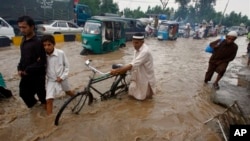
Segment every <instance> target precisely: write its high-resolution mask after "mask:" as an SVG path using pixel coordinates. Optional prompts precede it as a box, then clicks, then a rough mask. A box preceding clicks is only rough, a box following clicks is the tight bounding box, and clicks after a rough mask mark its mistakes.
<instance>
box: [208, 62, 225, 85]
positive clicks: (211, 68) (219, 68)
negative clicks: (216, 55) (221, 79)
mask: <svg viewBox="0 0 250 141" xmlns="http://www.w3.org/2000/svg"><path fill="white" fill-rule="evenodd" d="M227 66H228V63H221V64H216V63H209V65H208V69H207V72H206V75H205V80H204V81H206V82H207V81H210V80H211V78H212V77H213V74H214V72H217V73H218V75H220V76H223V75H224V73H225V72H226V69H227Z"/></svg>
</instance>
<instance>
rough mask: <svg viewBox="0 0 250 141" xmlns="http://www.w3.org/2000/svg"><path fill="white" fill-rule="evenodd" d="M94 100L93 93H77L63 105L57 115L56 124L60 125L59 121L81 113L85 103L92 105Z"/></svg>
mask: <svg viewBox="0 0 250 141" xmlns="http://www.w3.org/2000/svg"><path fill="white" fill-rule="evenodd" d="M92 102H93V96H92V94H90V93H87V92H85V91H83V92H79V93H77V94H76V95H75V96H73V97H71V98H69V99H68V100H67V101H66V102H65V103H64V104H63V105H62V107H61V108H60V110H59V111H58V113H57V115H56V118H55V125H58V124H59V121H62V120H63V119H65V120H66V119H68V118H69V117H70V116H71V115H72V114H79V112H80V111H81V109H82V108H83V106H84V105H85V104H88V105H90V104H91V103H92Z"/></svg>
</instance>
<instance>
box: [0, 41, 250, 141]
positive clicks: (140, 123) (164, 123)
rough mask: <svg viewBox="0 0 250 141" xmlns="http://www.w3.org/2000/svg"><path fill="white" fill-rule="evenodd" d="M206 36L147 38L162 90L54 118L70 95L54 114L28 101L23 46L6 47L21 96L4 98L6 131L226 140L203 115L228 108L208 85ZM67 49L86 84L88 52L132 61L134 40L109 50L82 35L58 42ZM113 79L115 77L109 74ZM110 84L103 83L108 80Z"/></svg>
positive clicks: (147, 140) (105, 60)
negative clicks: (87, 46)
mask: <svg viewBox="0 0 250 141" xmlns="http://www.w3.org/2000/svg"><path fill="white" fill-rule="evenodd" d="M214 39H215V38H209V39H206V40H193V39H191V38H190V39H182V38H180V39H177V41H158V40H156V39H153V38H151V39H150V38H149V39H147V40H146V41H145V42H146V44H148V45H149V46H150V48H151V50H152V53H153V57H154V60H155V61H154V66H155V74H156V78H157V84H156V86H157V94H156V95H155V96H154V97H153V99H149V100H146V101H143V102H141V101H136V100H134V99H132V98H129V97H127V95H123V96H122V97H121V100H120V99H112V100H107V101H100V100H98V101H97V102H95V103H93V105H91V106H89V107H86V108H87V109H86V111H82V112H81V113H80V114H79V115H72V116H71V117H70V118H68V119H67V120H66V121H65V122H64V123H63V124H60V125H59V126H54V125H53V122H54V121H53V120H54V117H55V113H56V112H57V111H58V109H59V107H60V106H61V105H62V104H63V102H64V101H65V100H66V99H67V98H68V97H63V98H58V99H56V100H55V106H54V115H52V116H49V117H47V116H46V112H45V110H44V109H43V107H41V106H39V105H38V106H36V107H34V108H32V109H27V108H26V107H25V105H24V104H23V101H22V100H21V99H20V97H19V96H18V84H19V78H18V76H17V75H16V65H17V63H18V61H19V57H20V56H19V53H20V52H19V48H16V47H10V48H7V49H2V50H0V59H1V62H0V65H1V68H0V72H1V73H2V74H3V75H4V77H5V80H6V83H7V87H8V88H9V89H11V90H12V92H13V93H14V95H15V96H14V98H11V99H7V100H1V101H0V104H1V108H0V115H1V116H0V138H2V139H5V140H11V141H20V140H23V141H27V140H36V141H38V140H41V141H42V140H49V141H54V140H55V141H57V140H68V141H71V140H72V141H75V140H86V141H117V140H120V141H205V140H206V141H220V140H222V137H221V136H220V135H219V134H217V133H216V132H217V131H216V130H214V128H211V126H207V125H204V124H203V122H204V121H206V120H207V119H209V118H211V117H213V116H214V115H216V114H217V113H219V112H221V111H223V108H221V107H220V106H217V105H215V104H213V103H212V102H211V101H210V95H211V94H212V93H213V92H214V91H213V90H212V89H211V88H210V86H209V85H208V86H204V85H203V78H204V74H205V71H206V69H207V65H208V64H207V61H208V59H209V56H210V55H209V54H207V53H205V52H204V48H205V46H206V44H207V43H208V42H210V41H212V40H214ZM237 42H240V43H241V44H240V48H239V53H238V55H237V56H238V57H237V58H236V60H235V61H234V62H233V63H232V64H233V65H234V66H236V67H233V66H232V67H231V66H230V71H229V72H228V73H227V74H226V75H225V78H223V80H222V81H231V82H232V84H234V83H235V82H233V81H235V80H233V79H235V76H234V75H235V72H236V71H237V69H238V66H240V65H239V64H240V63H239V60H240V56H241V55H242V53H243V52H244V51H242V50H244V49H245V48H246V45H247V42H246V41H245V38H244V37H241V38H239V39H238V40H237ZM57 47H58V48H61V49H63V50H64V51H65V53H66V55H67V56H68V59H69V62H70V75H69V76H70V77H69V82H70V84H71V86H72V88H74V89H75V91H80V90H83V88H84V86H85V85H86V83H87V81H88V79H89V78H88V76H89V75H90V74H91V71H89V70H88V68H87V67H85V66H84V61H85V60H86V59H91V60H93V62H92V65H93V66H96V67H97V68H98V69H100V70H101V71H103V72H107V71H109V70H110V69H111V65H112V64H114V63H123V64H126V63H129V62H130V61H131V60H132V57H133V47H132V44H131V42H128V43H127V47H125V48H121V49H120V50H118V51H115V52H111V53H108V54H102V55H87V56H81V55H80V51H81V49H82V48H81V44H80V43H78V42H71V43H61V44H57ZM107 83H108V82H107ZM106 85H107V84H105V83H103V84H100V86H98V87H99V88H105V87H106Z"/></svg>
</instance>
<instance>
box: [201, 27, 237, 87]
mask: <svg viewBox="0 0 250 141" xmlns="http://www.w3.org/2000/svg"><path fill="white" fill-rule="evenodd" d="M236 39H237V32H235V31H230V32H229V33H228V34H227V35H226V39H225V40H223V41H221V39H218V40H216V41H213V42H211V43H210V46H211V47H212V48H213V49H214V52H213V54H212V56H211V57H210V59H209V65H208V69H207V72H206V75H205V80H204V82H205V83H207V82H208V81H210V80H211V78H212V76H213V74H214V72H217V73H218V75H217V78H216V80H215V81H214V83H213V86H214V88H215V89H217V90H218V89H219V88H220V87H219V81H220V80H221V78H222V76H223V75H224V73H225V72H226V69H227V66H228V64H229V62H230V61H233V60H234V58H235V56H236V54H237V50H238V45H237V44H235V43H234V41H235V40H236Z"/></svg>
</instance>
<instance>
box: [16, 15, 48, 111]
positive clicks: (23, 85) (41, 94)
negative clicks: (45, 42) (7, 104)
mask: <svg viewBox="0 0 250 141" xmlns="http://www.w3.org/2000/svg"><path fill="white" fill-rule="evenodd" d="M17 22H18V27H19V29H20V32H21V33H22V34H23V39H22V42H21V46H20V51H21V58H20V61H19V64H18V66H17V70H18V75H19V76H21V81H20V84H19V93H20V97H21V98H22V99H23V101H24V102H25V104H26V105H27V107H28V108H31V107H33V106H34V105H35V104H36V103H37V99H36V98H35V94H37V96H38V98H39V101H40V102H41V104H44V106H45V104H46V100H45V96H46V90H45V75H46V74H45V73H46V53H45V50H44V48H43V46H42V43H41V41H40V40H39V39H38V38H37V36H36V35H35V22H34V20H33V19H32V18H31V17H29V16H22V17H19V18H18V21H17Z"/></svg>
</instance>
